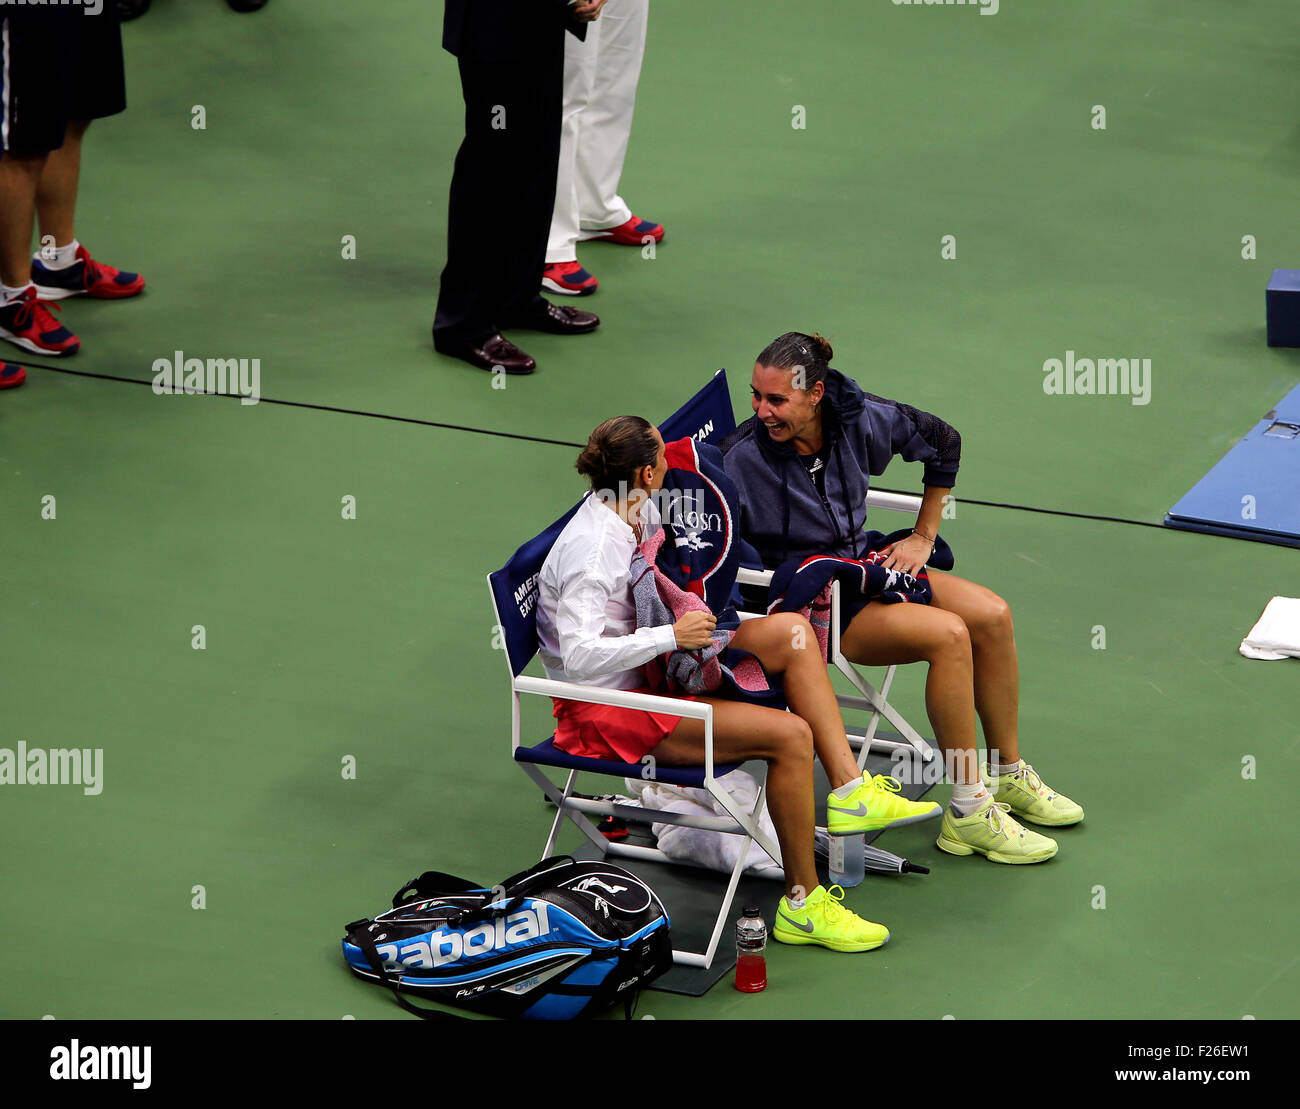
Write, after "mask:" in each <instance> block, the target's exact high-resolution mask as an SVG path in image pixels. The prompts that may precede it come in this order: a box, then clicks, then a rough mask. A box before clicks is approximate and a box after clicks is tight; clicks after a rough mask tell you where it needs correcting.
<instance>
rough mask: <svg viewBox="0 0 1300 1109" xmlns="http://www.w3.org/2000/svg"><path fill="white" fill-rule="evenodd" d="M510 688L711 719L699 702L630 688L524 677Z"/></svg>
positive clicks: (709, 707)
mask: <svg viewBox="0 0 1300 1109" xmlns="http://www.w3.org/2000/svg"><path fill="white" fill-rule="evenodd" d="M513 685H514V688H515V692H517V693H536V694H539V695H541V696H544V697H560V698H563V699H564V700H566V701H590V702H592V703H593V704H597V705H618V706H620V707H621V708H627V709H640V710H641V711H643V712H662V713H666V714H668V715H669V716H686V717H689V718H690V719H692V720H706V721H707V720H711V719H712V717H713V706H712V705H710V704H707V703H706V702H703V701H687V700H683V699H682V698H680V697H660V696H658V695H656V694H653V693H634V692H633V691H632V690H630V689H606V688H604V687H603V686H598V685H581V684H579V683H578V682H558V681H555V680H554V679H553V678H530V677H528V676H526V675H521V676H520V677H518V678H515V680H514V682H513Z"/></svg>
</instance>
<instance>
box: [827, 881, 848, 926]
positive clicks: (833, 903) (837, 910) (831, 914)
mask: <svg viewBox="0 0 1300 1109" xmlns="http://www.w3.org/2000/svg"><path fill="white" fill-rule="evenodd" d="M836 890H839V893H836V892H835V891H836ZM843 900H844V887H843V886H831V887H830V888H829V889H827V890H826V905H825V912H826V922H827V923H828V924H834V923H835V922H836V921H837V920H839V919H840V917H842V916H843V915H844V913H845V909H844V906H842V905H841V904H840V902H841V901H843Z"/></svg>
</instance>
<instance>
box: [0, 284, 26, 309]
mask: <svg viewBox="0 0 1300 1109" xmlns="http://www.w3.org/2000/svg"><path fill="white" fill-rule="evenodd" d="M31 287H32V286H31V285H30V284H28V285H19V286H18V287H17V288H15V287H14V286H12V285H0V304H8V303H9V302H10V301H11V300H17V299H18V298H19V297H20V296H22V295H23V293H25V292H27V290H28V289H30V288H31Z"/></svg>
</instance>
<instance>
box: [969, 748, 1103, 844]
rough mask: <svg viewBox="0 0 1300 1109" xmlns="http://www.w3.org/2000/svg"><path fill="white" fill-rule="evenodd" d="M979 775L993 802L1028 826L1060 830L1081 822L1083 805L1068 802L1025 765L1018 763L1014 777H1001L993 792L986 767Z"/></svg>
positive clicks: (1061, 794) (1007, 775)
mask: <svg viewBox="0 0 1300 1109" xmlns="http://www.w3.org/2000/svg"><path fill="white" fill-rule="evenodd" d="M980 776H981V777H982V778H983V779H984V784H985V785H986V786H988V788H989V792H990V793H992V794H993V800H995V801H1002V802H1004V803H1005V804H1008V805H1010V806H1011V811H1012V812H1013V813H1015V814H1016V816H1017V817H1019V818H1020V819H1021V820H1024V821H1027V822H1028V823H1030V824H1040V825H1046V826H1047V827H1049V828H1059V827H1062V826H1064V825H1066V824H1078V823H1079V821H1081V820H1082V819H1083V808H1082V806H1080V805H1078V804H1076V803H1075V802H1074V801H1071V800H1070V799H1069V798H1068V797H1066V796H1065V794H1063V793H1057V792H1056V790H1054V789H1052V788H1051V786H1049V785H1047V783H1046V782H1044V781H1043V779H1042V778H1040V777H1039V776H1038V772H1037V771H1036V770H1035V769H1034V768H1033V767H1032V766H1030V765H1029V763H1027V762H1026V763H1021V765H1020V769H1019V770H1017V771H1016V772H1015V773H1014V774H1000V775H999V776H998V780H997V788H996V789H994V787H993V782H992V779H990V778H989V776H988V768H987V767H986V766H985V765H984V764H982V763H981V765H980Z"/></svg>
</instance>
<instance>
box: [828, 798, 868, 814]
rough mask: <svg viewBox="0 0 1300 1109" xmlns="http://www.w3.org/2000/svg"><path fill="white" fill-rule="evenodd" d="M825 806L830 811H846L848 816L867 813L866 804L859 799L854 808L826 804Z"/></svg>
mask: <svg viewBox="0 0 1300 1109" xmlns="http://www.w3.org/2000/svg"><path fill="white" fill-rule="evenodd" d="M826 807H827V808H828V809H829V810H830V811H831V812H842V813H848V814H849V816H866V815H867V806H866V805H864V804H863V803H862V802H861V801H859V802H858V807H857V808H855V809H842V808H840V806H839V805H827V806H826Z"/></svg>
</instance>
